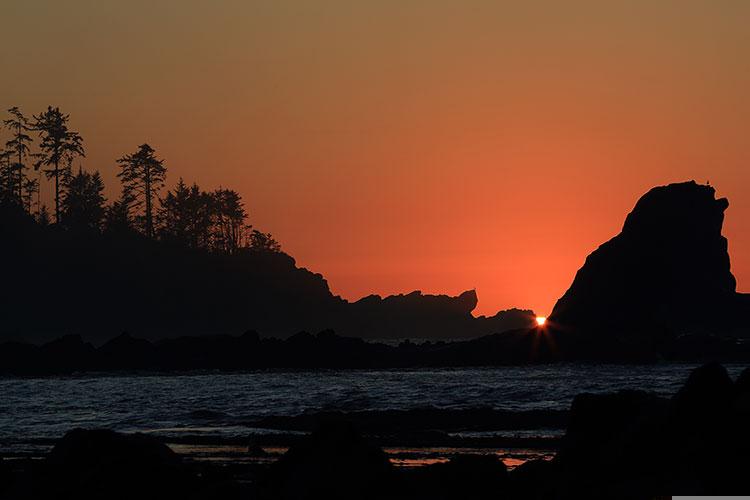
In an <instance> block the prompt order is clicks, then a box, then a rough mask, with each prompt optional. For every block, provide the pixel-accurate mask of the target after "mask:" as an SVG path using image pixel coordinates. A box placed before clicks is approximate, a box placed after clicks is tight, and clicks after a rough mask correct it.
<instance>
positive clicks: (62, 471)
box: [0, 363, 750, 500]
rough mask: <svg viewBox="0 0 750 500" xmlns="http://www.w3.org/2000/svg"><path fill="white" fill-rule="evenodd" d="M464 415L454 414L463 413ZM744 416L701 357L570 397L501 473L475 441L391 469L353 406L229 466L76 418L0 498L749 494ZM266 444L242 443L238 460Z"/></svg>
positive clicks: (742, 381) (741, 399) (1, 485)
mask: <svg viewBox="0 0 750 500" xmlns="http://www.w3.org/2000/svg"><path fill="white" fill-rule="evenodd" d="M473 416H474V415H473V414H468V415H465V417H467V418H468V420H467V422H468V423H469V424H471V422H472V419H473ZM460 417H461V416H460V415H457V414H453V415H451V416H449V417H448V420H449V421H450V420H452V419H455V418H460ZM390 418H391V419H397V418H398V416H397V415H391V416H390ZM409 418H410V416H408V415H407V416H405V422H406V426H407V428H409V427H410V425H409ZM748 418H750V369H745V370H744V371H743V372H742V373H741V374H740V376H739V377H738V378H737V380H736V381H733V380H732V379H731V378H730V377H729V375H728V374H727V371H726V370H725V369H724V367H723V366H721V365H719V364H717V363H710V364H707V365H704V366H702V367H700V368H697V369H695V370H693V371H692V373H691V374H690V376H689V378H688V379H687V381H686V383H685V384H684V385H683V387H682V388H681V389H680V390H679V391H678V392H677V393H676V394H675V395H674V396H672V397H669V398H667V397H659V396H656V395H654V394H650V393H647V392H643V391H620V392H616V393H609V394H581V395H578V396H576V398H575V399H574V400H573V403H572V405H571V408H570V411H569V412H566V415H565V421H566V424H565V425H566V428H567V430H566V431H565V434H564V436H563V438H562V439H561V440H560V442H559V448H558V451H557V453H556V455H555V456H554V457H553V458H552V459H551V460H529V461H526V462H525V463H523V464H521V465H520V466H518V467H516V468H514V469H512V470H508V467H506V466H505V464H504V463H503V462H501V461H500V460H499V458H498V457H497V455H495V454H494V453H487V451H486V450H482V449H481V448H477V449H475V450H474V451H471V452H468V453H466V452H464V453H461V454H456V455H454V456H452V457H451V458H450V460H449V461H447V462H443V463H434V464H429V465H424V466H421V467H397V466H395V465H394V464H393V463H392V462H391V461H390V460H389V458H388V455H387V454H386V453H385V452H384V450H383V449H382V448H381V446H382V445H380V444H378V443H379V441H378V439H377V437H376V436H375V435H376V434H377V432H378V431H379V427H377V425H376V426H375V427H373V425H372V424H371V419H369V417H366V416H365V417H363V416H362V414H361V413H360V414H358V415H357V416H351V415H346V414H340V415H333V416H331V415H328V416H327V417H321V418H319V419H318V420H317V421H315V422H312V421H310V422H307V423H306V424H305V426H304V430H305V431H310V432H306V433H305V434H304V435H301V436H298V438H297V439H296V440H295V441H294V442H293V443H291V445H290V446H289V449H288V451H286V453H285V454H284V455H283V456H282V457H281V458H280V459H278V460H276V461H270V463H269V462H268V461H267V462H253V461H248V460H246V459H245V460H239V461H238V462H237V463H235V464H233V465H231V466H227V465H219V464H216V463H214V462H212V461H210V460H209V461H190V460H185V459H183V457H182V456H181V455H179V454H177V453H175V452H174V451H172V449H170V448H169V447H167V446H166V445H165V444H164V443H163V442H162V441H160V440H159V439H158V438H156V437H153V436H150V435H144V434H121V433H116V432H113V431H111V430H104V429H75V430H71V431H69V432H67V433H66V434H65V435H64V437H62V438H61V439H59V440H58V441H57V442H56V443H55V445H54V447H53V448H52V450H51V451H50V452H49V453H48V454H47V455H46V457H44V458H43V459H41V460H39V459H31V458H29V459H16V460H12V461H11V460H0V496H1V497H2V498H7V499H9V500H17V499H27V498H36V499H48V498H49V499H52V498H54V499H69V498H70V499H73V498H75V499H94V498H97V499H98V498H112V499H125V498H128V499H130V498H147V499H156V498H187V499H191V498H192V499H204V498H205V499H207V498H223V499H235V498H237V499H239V498H254V499H299V498H329V499H330V498H342V499H343V498H347V499H393V498H404V499H406V498H409V499H431V500H432V499H454V498H473V499H485V498H487V499H489V498H507V499H519V500H522V499H541V498H544V499H546V498H558V499H571V500H572V499H599V498H614V499H634V498H638V499H640V498H644V499H646V498H662V497H664V498H666V497H669V496H670V495H740V494H744V493H746V491H747V479H746V470H747V464H748V460H747V449H748V446H750V427H748V426H747V420H748ZM368 422H369V423H368ZM308 425H309V426H312V427H308ZM452 425H459V424H458V423H455V424H452ZM397 426H398V424H397V423H396V424H394V423H393V422H391V423H389V424H388V425H387V427H388V428H392V427H397ZM265 453H266V452H265V450H264V449H263V448H262V447H261V446H258V445H257V444H256V445H253V444H251V445H250V446H249V447H248V455H247V457H251V456H263V455H264V454H265Z"/></svg>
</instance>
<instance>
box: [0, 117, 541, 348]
mask: <svg viewBox="0 0 750 500" xmlns="http://www.w3.org/2000/svg"><path fill="white" fill-rule="evenodd" d="M9 115H10V118H9V119H8V120H6V121H5V124H6V127H7V128H8V129H9V130H10V132H11V140H10V141H8V142H7V144H6V148H5V149H4V150H3V152H2V157H0V238H1V239H2V241H4V242H10V244H5V245H2V246H1V247H2V248H0V259H2V262H4V263H5V264H6V265H5V266H4V267H3V269H4V271H3V280H4V281H5V283H6V286H5V287H3V290H2V292H0V303H1V304H2V306H3V313H4V314H3V315H2V319H0V340H19V341H30V342H44V341H48V340H51V339H54V338H56V337H59V336H61V335H65V334H76V335H81V336H82V337H83V338H84V339H86V340H89V341H93V342H96V343H102V342H104V341H106V340H108V339H110V338H112V337H114V336H115V335H118V334H119V333H120V332H122V331H128V332H130V333H132V334H133V335H136V336H141V337H144V338H148V339H152V340H156V339H162V338H169V337H176V336H181V335H210V334H234V335H237V334H240V333H242V332H244V331H246V330H257V331H259V332H262V333H263V334H264V335H270V336H277V337H282V338H283V337H288V336H290V335H293V334H295V333H298V332H300V331H312V332H317V331H321V330H324V329H334V330H335V331H336V332H337V333H339V334H342V335H347V336H353V337H362V338H369V339H400V338H430V339H458V338H472V337H477V336H481V335H487V334H490V333H497V332H502V331H506V330H511V329H517V328H525V327H529V326H531V325H532V324H533V321H534V313H533V312H532V311H528V310H518V309H510V310H508V311H501V312H499V313H498V314H496V315H495V316H492V317H479V318H475V317H474V316H472V311H473V310H474V309H475V308H476V305H477V295H476V293H475V292H474V291H473V290H472V291H467V292H464V293H462V294H460V295H459V296H457V297H449V296H445V295H425V294H422V293H421V292H419V291H415V292H412V293H409V294H406V295H396V296H391V297H386V298H381V297H379V296H377V295H371V296H369V297H365V298H363V299H361V300H358V301H356V302H349V301H347V300H344V299H342V298H341V297H338V296H335V295H334V294H332V293H331V291H330V289H329V287H328V283H327V282H326V280H325V279H324V278H323V277H322V276H321V275H320V274H316V273H312V272H310V271H308V270H307V269H302V268H298V267H297V266H296V263H295V261H294V259H293V258H292V257H290V256H289V255H287V254H285V253H284V252H283V251H282V248H281V245H280V244H279V243H278V242H277V241H276V240H275V239H274V238H273V236H272V235H271V234H270V233H266V232H263V231H260V230H258V229H257V228H255V227H252V226H251V225H250V224H249V223H248V220H247V218H248V217H247V211H246V209H245V206H244V203H243V201H242V197H241V196H240V194H239V193H238V192H236V191H234V190H232V189H228V188H219V189H216V190H213V191H206V190H203V189H201V188H200V187H199V186H198V185H196V184H192V185H188V184H186V183H185V182H184V181H183V180H182V179H179V181H178V182H177V183H176V184H175V185H174V187H172V188H171V189H167V190H166V192H163V188H164V186H165V183H166V177H167V171H168V168H167V164H166V162H165V160H164V159H162V158H159V156H158V153H157V152H156V150H155V149H154V148H153V147H151V146H150V145H149V144H142V145H140V146H138V147H137V148H135V149H134V151H132V152H131V153H128V154H124V155H123V156H122V157H121V158H119V159H117V160H115V162H116V163H117V166H118V169H119V173H118V175H117V176H118V178H119V180H120V182H121V195H120V197H119V198H118V199H116V200H114V201H112V202H110V203H107V201H106V200H105V197H104V183H103V181H102V178H101V176H100V175H99V172H96V171H93V172H87V171H85V170H83V169H82V168H80V167H79V168H78V169H75V168H73V164H74V161H75V160H77V159H79V158H81V157H83V156H84V155H85V149H84V141H83V138H82V137H81V136H80V135H79V134H78V133H77V132H75V131H74V130H72V129H71V127H70V117H69V115H67V114H65V113H63V112H62V111H60V109H59V108H56V107H51V106H50V107H49V108H48V109H47V110H46V111H44V112H42V113H40V114H38V115H34V116H33V118H31V119H29V118H27V117H26V116H25V115H24V114H23V113H22V112H21V111H20V110H19V109H18V108H16V107H14V108H11V109H10V110H9ZM35 135H36V136H37V140H36V149H38V152H35V153H33V152H32V149H33V147H34V142H35V141H34V136H35ZM32 167H33V168H32ZM33 171H36V172H38V174H39V178H38V179H36V178H34V176H33V175H32V172H33ZM42 175H43V176H44V177H46V178H47V179H48V180H49V181H50V183H51V185H52V189H53V193H54V208H53V210H52V211H51V213H50V211H48V210H47V207H46V206H45V205H43V204H42V203H41V201H40V199H39V196H38V194H39V184H40V181H41V177H42Z"/></svg>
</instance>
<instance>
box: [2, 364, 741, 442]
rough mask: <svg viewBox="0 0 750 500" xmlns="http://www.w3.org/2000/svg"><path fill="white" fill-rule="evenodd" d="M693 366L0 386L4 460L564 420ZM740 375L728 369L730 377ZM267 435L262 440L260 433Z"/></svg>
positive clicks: (105, 377) (212, 376) (120, 377)
mask: <svg viewBox="0 0 750 500" xmlns="http://www.w3.org/2000/svg"><path fill="white" fill-rule="evenodd" d="M694 367H695V365H684V364H656V365H645V366H628V365H578V364H557V365H537V366H520V367H492V368H461V369H413V370H346V371H320V370H316V371H294V372H285V371H254V372H245V373H207V372H199V373H183V374H163V373H162V374H117V375H113V374H82V375H73V376H65V377H44V378H2V379H0V394H2V398H1V399H0V445H2V447H3V449H4V451H8V450H11V449H18V448H19V447H24V446H25V445H28V444H29V443H37V442H46V441H49V440H54V439H55V438H58V437H60V436H62V435H63V434H64V433H65V432H66V431H67V430H69V429H71V428H75V427H86V428H91V427H106V428H110V429H114V430H117V431H123V432H148V433H153V434H156V435H160V436H164V437H166V438H174V437H176V436H180V435H187V434H190V435H200V436H216V437H224V438H227V437H236V436H242V435H244V434H248V433H257V432H263V430H262V429H250V428H248V426H247V422H249V421H253V420H256V419H258V418H262V417H268V416H295V415H302V414H305V413H311V412H320V411H342V412H350V411H359V410H373V411H382V410H393V409H397V410H410V409H420V408H435V409H473V408H493V409H500V410H508V411H524V410H566V409H568V408H569V407H570V404H571V402H572V400H573V398H574V397H575V395H576V394H579V393H583V392H591V393H605V392H612V391H617V390H621V389H641V390H646V391H651V392H654V393H656V394H659V395H664V396H668V395H671V394H674V393H675V392H676V391H677V390H678V389H679V387H680V386H681V385H682V384H683V383H684V382H685V380H686V379H687V377H688V375H689V373H690V370H691V369H692V368H694ZM743 368H744V366H742V365H727V369H728V371H729V373H730V375H732V377H736V376H737V375H738V374H739V373H740V372H741V371H742V369H743ZM267 432H271V431H267Z"/></svg>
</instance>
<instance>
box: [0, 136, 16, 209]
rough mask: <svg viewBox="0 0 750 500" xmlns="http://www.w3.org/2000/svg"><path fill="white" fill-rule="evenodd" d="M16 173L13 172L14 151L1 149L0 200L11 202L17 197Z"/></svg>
mask: <svg viewBox="0 0 750 500" xmlns="http://www.w3.org/2000/svg"><path fill="white" fill-rule="evenodd" d="M15 191H16V190H15V175H14V172H13V151H10V150H8V149H3V150H2V151H0V200H1V201H6V202H11V201H13V199H14V197H15Z"/></svg>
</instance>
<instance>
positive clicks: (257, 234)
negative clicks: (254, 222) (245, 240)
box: [250, 229, 281, 252]
mask: <svg viewBox="0 0 750 500" xmlns="http://www.w3.org/2000/svg"><path fill="white" fill-rule="evenodd" d="M250 249H252V250H255V251H257V252H280V251H281V245H280V244H279V242H278V241H276V240H275V239H273V236H271V233H263V232H261V231H258V230H257V229H253V232H252V233H250Z"/></svg>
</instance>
